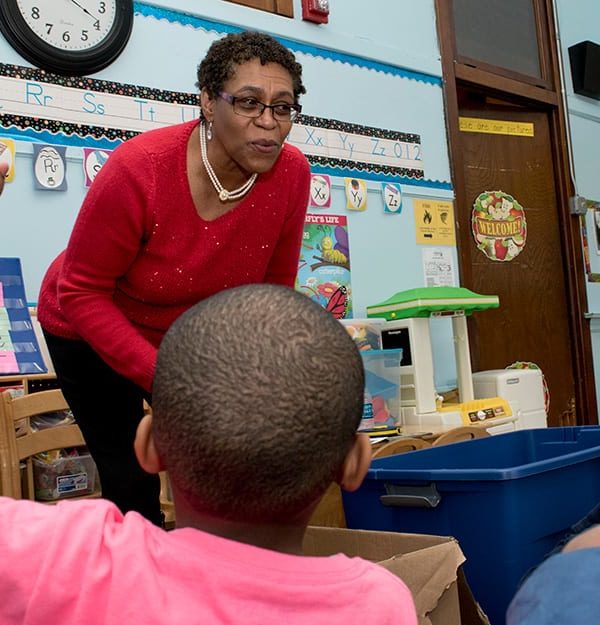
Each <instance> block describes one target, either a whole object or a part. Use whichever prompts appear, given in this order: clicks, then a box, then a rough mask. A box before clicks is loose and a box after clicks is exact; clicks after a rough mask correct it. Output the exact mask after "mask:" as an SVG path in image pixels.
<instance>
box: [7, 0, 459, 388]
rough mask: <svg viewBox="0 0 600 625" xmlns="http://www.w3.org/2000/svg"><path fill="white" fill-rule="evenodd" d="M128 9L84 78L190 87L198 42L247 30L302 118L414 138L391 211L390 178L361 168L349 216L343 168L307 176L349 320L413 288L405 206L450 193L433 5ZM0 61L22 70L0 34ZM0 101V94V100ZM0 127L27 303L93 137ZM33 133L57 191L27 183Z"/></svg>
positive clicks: (217, 0)
mask: <svg viewBox="0 0 600 625" xmlns="http://www.w3.org/2000/svg"><path fill="white" fill-rule="evenodd" d="M135 8H136V14H135V21H134V27H133V32H132V36H131V39H130V41H129V43H128V45H127V47H126V49H125V51H124V52H123V54H122V55H121V56H120V57H119V58H118V59H117V60H116V61H115V62H114V63H113V64H112V65H110V66H109V67H107V68H106V69H104V70H102V71H101V72H99V73H97V74H95V75H94V76H93V78H95V79H99V80H104V81H114V82H117V83H127V84H134V85H137V86H145V87H149V88H152V89H161V90H169V91H178V92H190V93H194V92H195V91H196V88H195V86H194V85H195V81H196V76H195V72H196V65H197V63H198V62H199V61H200V60H201V58H202V56H203V54H204V53H205V51H206V50H207V48H208V47H209V45H210V44H211V43H212V42H213V41H214V40H215V39H216V38H218V37H221V36H222V35H223V34H224V33H225V32H227V31H228V30H231V29H234V30H235V29H239V28H251V29H256V30H262V31H266V32H269V33H270V34H273V35H275V36H277V37H279V38H280V39H281V40H282V41H283V43H285V44H286V45H288V46H289V47H291V48H292V49H293V50H294V52H295V54H296V55H297V58H298V60H299V61H300V62H301V63H302V65H303V68H304V81H305V85H306V87H307V94H306V95H305V96H303V98H302V105H303V114H305V115H308V116H315V117H318V118H322V119H333V120H340V121H342V122H344V123H347V124H353V125H358V126H363V127H375V128H378V129H385V130H390V131H394V132H402V133H415V134H418V135H419V136H420V137H421V147H422V159H423V165H424V177H423V179H420V180H409V179H397V181H398V182H400V183H401V189H402V193H403V209H402V212H401V213H400V214H385V213H384V211H383V201H382V194H381V184H382V182H385V181H390V180H393V179H394V178H393V177H390V176H386V175H377V174H375V173H372V172H371V173H365V174H364V175H361V178H363V179H365V180H366V184H367V189H368V208H367V210H366V211H365V212H354V211H349V210H347V208H346V199H345V190H344V177H345V176H347V175H349V173H348V172H346V171H344V169H343V168H342V169H336V170H334V171H332V170H331V169H330V168H325V167H318V166H316V167H313V171H315V172H316V173H319V172H321V173H329V174H331V175H332V176H333V192H332V205H331V208H328V209H326V210H322V211H320V212H323V213H330V214H338V215H345V216H346V217H347V219H348V230H349V239H350V264H351V282H352V296H353V311H354V316H355V317H363V316H365V313H366V306H367V305H370V304H375V303H378V302H380V301H382V300H384V299H387V298H388V297H389V296H391V295H392V294H394V293H395V292H397V291H400V290H404V289H409V288H414V287H419V286H423V285H424V284H425V277H424V271H423V263H424V260H423V250H424V248H426V247H428V246H423V245H417V243H416V240H415V224H414V219H413V210H412V209H413V201H414V200H415V199H432V200H436V199H437V200H448V199H450V200H451V199H452V198H453V191H452V184H451V180H450V166H449V159H448V149H447V136H446V130H445V119H444V109H443V96H442V82H441V66H440V59H439V50H438V42H437V35H436V25H435V10H434V2H433V0H394V2H389V0H371V2H369V4H368V10H365V4H364V2H362V1H359V0H344V1H343V2H341V3H332V8H331V14H330V20H329V24H326V25H319V26H318V25H315V24H312V23H309V22H303V21H302V20H301V14H302V10H301V3H300V0H294V12H295V15H296V17H295V18H294V19H289V18H284V17H279V16H276V15H271V14H269V13H266V12H262V11H258V10H254V9H249V8H246V7H241V6H237V5H234V4H231V3H228V2H223V1H221V0H203V2H201V3H199V2H197V0H162V1H153V2H135ZM0 61H1V62H3V63H6V64H15V65H21V66H26V67H30V64H29V63H27V62H26V61H25V60H24V59H22V58H21V57H20V56H19V55H18V54H17V53H16V52H15V51H14V50H13V49H12V48H10V46H9V45H8V44H7V42H6V41H5V40H4V39H3V38H2V37H0ZM1 97H2V93H1V91H0V106H2V105H3V103H2V101H1ZM0 113H2V109H0ZM43 113H44V111H43V109H42V110H40V115H41V116H43ZM99 124H100V125H101V120H100V121H99ZM0 132H1V133H2V135H3V136H8V137H10V138H13V139H14V140H15V141H16V145H17V158H16V175H15V179H14V181H13V182H11V184H10V185H8V187H7V189H6V192H5V195H4V197H3V200H2V206H1V207H0V210H1V211H2V217H1V220H2V221H1V223H2V227H1V228H0V250H1V252H0V254H1V255H2V256H17V257H19V258H21V260H22V264H23V272H24V277H25V283H26V290H27V297H28V300H29V301H30V302H32V303H34V302H35V301H36V300H37V294H38V290H39V285H40V282H41V279H42V277H43V273H44V271H45V269H46V267H47V266H48V264H49V263H50V261H51V260H52V258H53V257H54V256H55V255H56V254H57V253H58V252H59V251H60V250H62V249H63V248H64V246H65V245H66V243H67V240H68V237H69V233H70V230H71V228H72V225H73V222H74V220H75V218H76V215H77V211H78V209H79V206H80V204H81V201H82V199H83V197H84V195H85V192H86V189H85V186H84V175H83V167H82V163H83V157H82V147H83V146H86V145H87V146H90V147H94V146H97V145H99V142H98V140H97V139H94V138H93V137H86V138H85V140H83V141H74V140H73V139H72V138H69V137H65V136H63V135H61V134H60V133H58V134H57V135H55V136H52V137H50V139H49V138H48V135H44V136H43V137H41V138H40V137H39V136H36V135H35V133H34V134H31V133H29V134H28V135H24V134H23V133H22V132H19V131H18V130H16V129H14V128H7V127H6V125H5V127H4V128H3V129H2V128H0ZM41 139H43V141H44V142H52V143H55V144H58V145H65V146H66V154H67V164H68V171H67V182H68V191H67V192H64V193H61V192H52V191H39V190H37V191H36V190H34V188H33V184H32V173H31V163H32V150H33V148H32V145H33V143H34V142H36V141H38V142H39V141H40V140H41ZM307 143H308V139H307ZM102 145H103V147H106V145H105V144H102ZM352 175H356V174H352ZM310 212H317V211H314V210H312V209H311V211H310ZM448 249H449V251H450V255H451V261H452V265H453V272H454V280H455V283H456V284H458V282H457V281H458V270H457V256H456V249H455V246H454V245H450V246H448ZM445 321H446V320H445ZM445 321H444V322H442V323H439V324H434V327H433V334H434V358H435V361H436V382H437V386H438V390H440V391H443V390H447V389H448V388H451V387H453V386H454V385H455V377H456V374H455V369H454V352H453V346H452V342H451V334H450V327H449V324H448V323H445Z"/></svg>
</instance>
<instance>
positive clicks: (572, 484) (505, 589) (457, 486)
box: [343, 426, 600, 625]
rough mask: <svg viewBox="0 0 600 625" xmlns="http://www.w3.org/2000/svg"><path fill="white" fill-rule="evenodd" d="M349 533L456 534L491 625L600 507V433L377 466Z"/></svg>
mask: <svg viewBox="0 0 600 625" xmlns="http://www.w3.org/2000/svg"><path fill="white" fill-rule="evenodd" d="M343 501H344V511H345V513H346V521H347V524H348V527H349V528H353V529H372V530H388V531H390V530H391V531H397V532H412V533H417V534H438V535H449V536H454V537H455V538H457V539H458V541H459V544H460V546H461V548H462V550H463V552H464V553H465V555H466V557H467V561H466V563H465V574H466V576H467V579H468V581H469V584H470V586H471V589H472V590H473V594H474V595H475V598H476V599H477V600H478V601H479V603H480V604H481V606H482V608H483V609H484V611H485V612H486V613H487V615H488V616H489V618H490V620H491V623H492V625H504V622H505V613H506V608H507V607H508V604H509V603H510V600H511V599H512V597H513V595H514V593H515V592H516V590H517V588H518V586H519V582H520V581H521V579H522V577H523V576H524V575H525V574H526V573H527V572H528V570H529V569H530V568H531V567H533V566H535V565H537V564H539V563H540V562H541V561H542V560H543V558H544V556H545V555H546V554H547V553H548V552H549V551H551V550H552V548H553V547H554V546H555V545H556V543H557V541H558V540H559V539H560V538H561V537H562V536H563V535H564V534H565V532H566V530H567V529H568V528H569V527H570V526H571V525H572V524H573V523H575V522H577V521H578V520H579V519H580V518H582V517H583V516H584V515H585V514H586V513H587V512H589V510H591V508H592V507H593V506H594V505H596V504H597V503H598V502H600V427H589V426H588V427H567V428H549V429H540V430H522V431H518V432H510V433H507V434H500V435H497V436H491V437H489V438H482V439H476V440H472V441H467V442H462V443H455V444H452V445H443V446H440V447H431V448H430V449H424V450H420V451H418V452H411V453H405V454H400V455H397V456H389V457H385V458H381V459H377V460H374V461H373V463H372V465H371V468H370V470H369V472H368V475H367V478H366V480H365V482H364V483H363V485H362V486H361V488H360V489H359V490H358V491H356V492H354V493H344V495H343Z"/></svg>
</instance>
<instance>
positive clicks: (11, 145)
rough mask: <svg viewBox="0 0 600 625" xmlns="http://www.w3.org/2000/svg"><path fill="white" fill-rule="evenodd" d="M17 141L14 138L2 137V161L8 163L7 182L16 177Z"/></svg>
mask: <svg viewBox="0 0 600 625" xmlns="http://www.w3.org/2000/svg"><path fill="white" fill-rule="evenodd" d="M15 154H16V148H15V142H14V141H13V140H12V139H6V138H5V137H0V163H8V173H7V175H6V182H12V181H13V178H14V177H15Z"/></svg>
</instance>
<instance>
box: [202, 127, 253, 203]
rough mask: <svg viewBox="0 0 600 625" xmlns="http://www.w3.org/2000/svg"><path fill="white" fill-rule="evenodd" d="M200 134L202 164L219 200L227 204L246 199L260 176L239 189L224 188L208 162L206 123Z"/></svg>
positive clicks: (247, 181)
mask: <svg viewBox="0 0 600 625" xmlns="http://www.w3.org/2000/svg"><path fill="white" fill-rule="evenodd" d="M198 134H199V135H200V155H201V156H202V163H203V164H204V169H206V173H207V174H208V177H209V178H210V181H211V182H212V185H213V187H214V188H215V191H216V192H217V194H218V196H219V199H220V200H221V202H227V201H228V200H238V199H239V198H241V197H244V195H246V193H248V191H250V189H251V188H252V185H253V184H254V183H255V182H256V179H257V178H258V174H257V173H254V174H252V175H251V176H250V178H248V180H246V182H245V183H244V184H243V185H242V186H241V187H238V188H237V189H234V190H233V191H228V190H227V189H225V188H224V187H223V185H222V184H221V181H220V180H219V179H218V178H217V174H215V171H214V169H213V168H212V165H211V164H210V163H209V162H208V156H207V153H206V129H205V128H204V122H203V121H201V122H200V125H199V127H198Z"/></svg>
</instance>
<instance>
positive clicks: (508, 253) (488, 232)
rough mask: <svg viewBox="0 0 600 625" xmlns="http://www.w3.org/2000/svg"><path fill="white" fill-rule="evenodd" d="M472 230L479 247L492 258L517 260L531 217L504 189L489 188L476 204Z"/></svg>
mask: <svg viewBox="0 0 600 625" xmlns="http://www.w3.org/2000/svg"><path fill="white" fill-rule="evenodd" d="M471 230H472V232H473V237H474V238H475V243H476V245H477V249H479V250H481V251H482V252H483V253H484V254H485V255H486V256H487V257H488V258H490V259H491V260H496V261H500V262H505V261H510V260H513V259H514V258H515V257H516V256H518V255H519V254H520V253H521V252H522V251H523V249H524V248H525V241H526V240H527V220H526V218H525V211H524V210H523V207H522V206H521V205H520V204H519V202H518V201H517V200H516V199H515V198H514V197H513V196H512V195H508V194H507V193H504V192H503V191H485V192H484V193H481V194H480V195H479V196H478V197H477V199H476V200H475V202H474V203H473V212H472V214H471Z"/></svg>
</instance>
